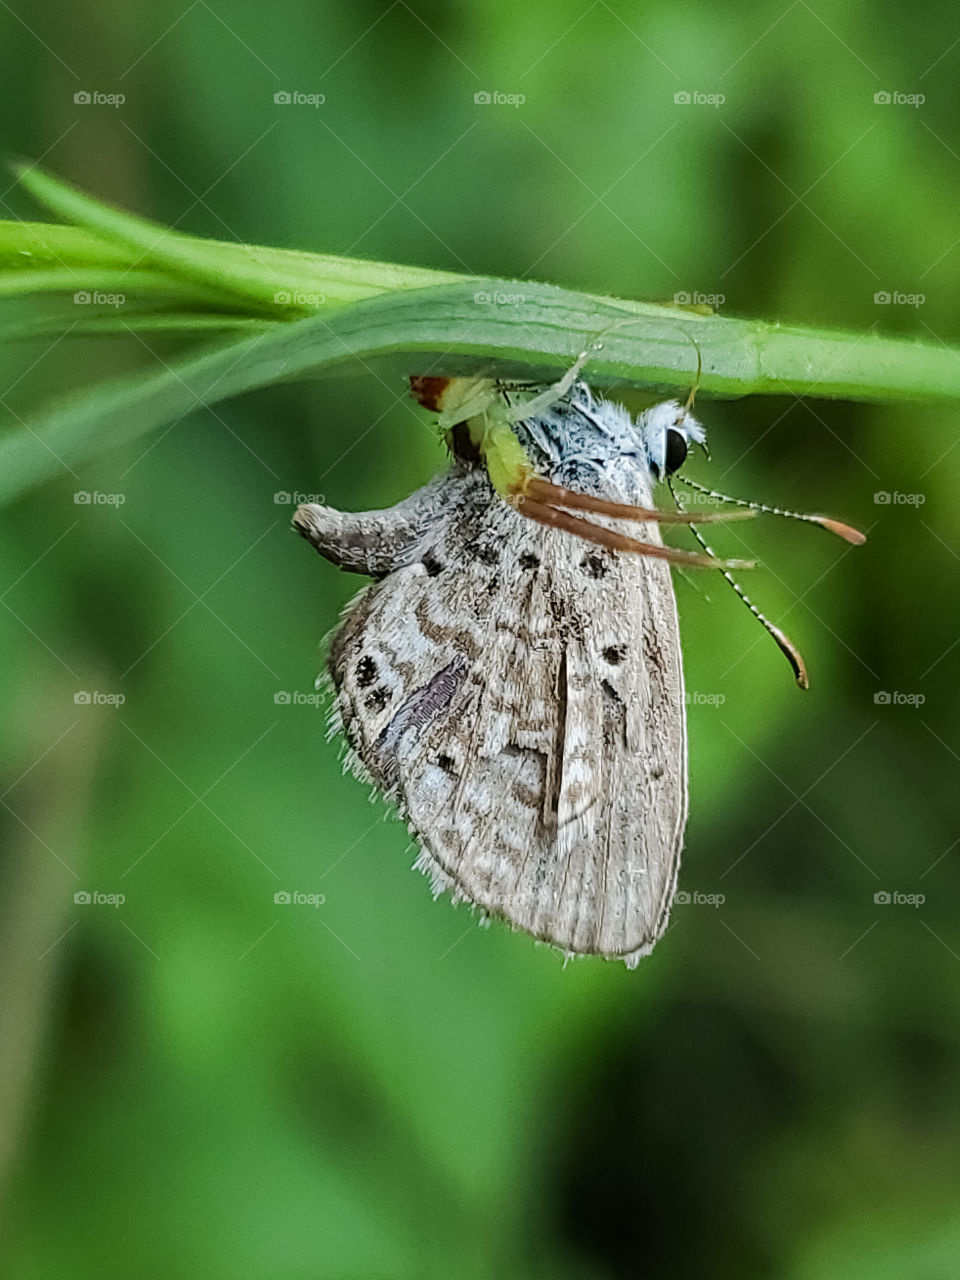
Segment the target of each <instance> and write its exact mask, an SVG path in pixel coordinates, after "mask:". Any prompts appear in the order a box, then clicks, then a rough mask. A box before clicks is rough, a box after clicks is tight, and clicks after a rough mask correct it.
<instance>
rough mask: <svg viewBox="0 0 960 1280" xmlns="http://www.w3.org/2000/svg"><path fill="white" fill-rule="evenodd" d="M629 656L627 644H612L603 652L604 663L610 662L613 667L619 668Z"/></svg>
mask: <svg viewBox="0 0 960 1280" xmlns="http://www.w3.org/2000/svg"><path fill="white" fill-rule="evenodd" d="M626 656H627V646H626V645H625V644H610V645H607V647H606V649H604V651H603V660H604V662H609V663H610V665H611V667H617V666H619V665H620V663H621V662H622V661H623V660H624V658H625V657H626Z"/></svg>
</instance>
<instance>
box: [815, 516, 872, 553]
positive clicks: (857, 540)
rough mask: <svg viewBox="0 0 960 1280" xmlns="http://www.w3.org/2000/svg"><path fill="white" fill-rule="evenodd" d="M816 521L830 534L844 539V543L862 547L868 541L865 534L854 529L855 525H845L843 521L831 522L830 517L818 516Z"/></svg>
mask: <svg viewBox="0 0 960 1280" xmlns="http://www.w3.org/2000/svg"><path fill="white" fill-rule="evenodd" d="M815 519H816V522H817V524H818V525H820V526H821V528H823V529H826V530H827V532H828V533H835V534H836V535H837V537H838V538H843V540H844V542H849V543H851V544H852V545H853V546H855V547H859V546H862V545H863V543H865V542H866V540H867V535H866V534H865V533H861V532H860V530H859V529H854V527H853V525H849V524H844V523H843V521H842V520H831V519H830V518H829V517H828V516H816V517H815Z"/></svg>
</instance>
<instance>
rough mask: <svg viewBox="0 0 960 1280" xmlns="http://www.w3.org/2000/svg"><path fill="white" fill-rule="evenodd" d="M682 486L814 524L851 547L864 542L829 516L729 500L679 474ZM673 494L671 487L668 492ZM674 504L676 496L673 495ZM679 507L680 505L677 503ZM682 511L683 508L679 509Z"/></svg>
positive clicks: (726, 495) (724, 495)
mask: <svg viewBox="0 0 960 1280" xmlns="http://www.w3.org/2000/svg"><path fill="white" fill-rule="evenodd" d="M674 478H675V479H676V480H679V481H681V482H682V483H683V484H686V485H689V486H690V488H691V489H696V490H697V492H698V493H705V494H706V495H707V497H709V498H716V499H717V501H718V502H732V503H733V505H734V506H735V507H749V509H750V510H751V511H762V512H764V513H765V514H766V515H768V516H785V517H786V518H787V519H788V520H802V521H804V523H805V524H815V525H818V526H819V527H820V528H821V529H826V530H827V532H828V533H835V534H836V535H837V537H839V538H843V540H844V542H849V543H852V545H853V546H855V547H859V546H860V545H861V543H864V542H866V540H867V538H866V534H863V533H861V532H860V530H859V529H854V528H853V526H852V525H849V524H844V523H843V521H841V520H831V519H830V517H829V516H814V515H808V514H807V513H806V512H804V511H785V510H784V509H783V508H782V507H768V506H767V505H766V503H764V502H748V501H747V500H746V499H745V498H731V497H730V495H729V494H727V493H717V491H716V489H708V488H707V486H706V485H705V484H699V483H698V482H697V481H696V480H691V479H690V477H689V476H683V475H680V474H679V473H678V474H677V475H676V476H675V477H674ZM670 492H671V493H673V489H672V487H671V490H670ZM673 497H674V501H675V502H676V497H677V495H676V494H674V495H673ZM677 506H678V507H680V504H679V503H677ZM680 510H681V511H682V510H683V507H680Z"/></svg>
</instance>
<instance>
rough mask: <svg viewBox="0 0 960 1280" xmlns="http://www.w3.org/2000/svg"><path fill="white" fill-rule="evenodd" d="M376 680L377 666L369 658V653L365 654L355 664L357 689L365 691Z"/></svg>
mask: <svg viewBox="0 0 960 1280" xmlns="http://www.w3.org/2000/svg"><path fill="white" fill-rule="evenodd" d="M376 678H377V664H376V663H375V662H374V660H373V659H372V658H371V657H370V655H369V653H365V654H364V655H363V657H362V658H361V659H360V661H359V662H358V663H357V687H358V688H359V689H366V688H367V687H368V686H369V685H371V684H373V682H374V680H376Z"/></svg>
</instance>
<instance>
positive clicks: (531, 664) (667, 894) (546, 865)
mask: <svg viewBox="0 0 960 1280" xmlns="http://www.w3.org/2000/svg"><path fill="white" fill-rule="evenodd" d="M411 381H412V384H413V387H414V392H415V394H416V395H417V397H418V399H419V400H420V401H421V403H422V404H424V405H426V406H427V407H428V408H431V409H434V410H437V411H439V412H440V413H441V423H442V424H444V425H445V426H446V427H447V428H448V439H449V443H450V446H451V451H452V454H453V459H452V463H451V466H450V468H449V469H448V470H447V471H446V472H445V473H443V474H442V475H440V476H438V477H436V478H435V479H434V480H432V481H431V482H430V483H429V484H427V485H426V486H425V487H424V488H422V489H420V490H418V491H417V492H416V493H414V494H412V495H411V496H410V497H408V498H406V499H404V500H403V501H401V502H399V503H398V504H397V505H396V506H394V507H391V508H389V509H387V510H382V511H368V512H358V513H347V512H342V511H338V510H336V509H334V508H332V507H328V506H321V505H318V504H305V505H303V506H301V507H300V508H299V509H298V510H297V512H296V514H295V516H294V526H295V528H296V529H297V530H298V532H299V533H301V534H302V535H303V536H304V537H305V538H306V539H307V540H308V541H309V542H310V543H311V544H312V545H313V546H314V547H315V548H316V549H317V550H318V551H319V552H320V554H321V555H323V556H324V557H325V558H326V559H328V560H329V561H331V562H332V563H334V564H335V565H337V566H339V567H340V568H341V569H345V570H348V571H351V572H356V573H361V574H365V575H368V576H369V577H371V578H372V579H373V582H372V584H370V585H369V586H367V587H365V588H364V589H363V590H362V591H361V592H360V594H359V595H358V596H357V597H356V598H355V599H354V600H353V601H352V602H351V604H350V605H349V606H348V607H347V609H346V610H345V613H344V616H343V618H342V621H341V624H340V626H339V628H338V629H337V630H336V632H335V634H334V635H333V637H332V640H331V642H330V646H329V660H328V673H329V678H330V681H331V683H332V689H333V710H332V726H333V728H334V729H335V730H337V731H340V732H342V734H343V735H344V737H345V739H346V743H347V758H348V761H349V763H350V765H351V766H352V768H353V769H354V771H355V772H356V773H357V774H358V775H359V776H360V777H361V778H363V779H365V780H368V781H371V782H372V783H373V784H374V785H375V786H376V788H377V789H378V790H379V791H381V792H382V793H383V795H384V796H385V797H386V798H387V799H388V800H389V801H391V802H392V803H393V804H394V805H395V806H396V808H397V809H398V811H399V812H400V814H401V815H402V817H403V818H405V820H406V821H407V823H408V824H409V827H410V830H411V832H412V833H413V834H414V835H415V837H416V839H417V841H418V844H419V855H418V857H417V860H416V864H415V865H416V867H417V868H418V869H420V870H422V871H425V872H426V873H427V874H428V875H429V876H430V880H431V885H432V888H433V891H434V893H435V894H438V893H440V892H444V891H445V892H448V893H450V894H451V895H452V897H453V899H454V900H455V901H464V900H465V901H467V902H469V903H471V904H473V905H474V906H475V907H477V908H479V909H480V910H481V911H482V912H483V913H484V914H485V915H489V916H494V917H499V918H501V919H504V920H506V921H508V922H509V923H510V924H511V925H512V926H513V927H514V928H517V929H521V930H523V931H525V932H527V933H529V934H531V935H533V937H535V938H537V939H539V940H541V941H543V942H546V943H549V944H551V945H552V946H554V947H556V948H559V949H560V950H561V951H562V952H564V953H565V954H566V955H599V956H604V957H607V958H617V959H620V960H622V961H624V962H625V963H626V964H627V965H628V966H630V967H633V966H634V965H636V964H637V962H638V961H639V960H640V958H641V957H642V956H645V955H647V954H648V953H649V952H650V951H651V950H652V948H653V947H654V945H655V943H656V942H657V940H658V939H659V938H660V937H661V936H662V935H663V932H664V930H665V928H666V926H667V922H668V919H669V914H670V907H671V903H672V901H673V898H674V894H675V892H676V885H677V876H678V871H679V866H680V853H681V847H682V843H683V831H684V825H685V822H686V817H687V808H688V779H687V733H686V717H685V699H684V685H683V670H682V660H681V646H680V634H679V625H678V619H677V608H676V601H675V598H674V591H673V584H672V581H671V576H670V565H671V564H681V565H682V564H689V565H696V566H707V567H711V566H712V567H717V568H720V569H721V570H722V571H723V572H724V573H725V575H727V576H729V571H730V569H731V568H733V567H735V566H736V565H737V564H739V563H740V562H733V561H721V560H718V559H717V558H716V557H715V556H714V555H713V553H712V551H711V550H710V548H709V547H708V546H707V544H706V543H705V542H703V540H702V535H700V540H701V543H702V550H701V552H689V551H683V550H680V549H678V548H674V547H668V546H665V545H664V544H663V542H662V540H661V536H660V532H659V525H660V524H661V523H669V522H673V523H678V522H683V523H688V524H690V526H691V528H695V527H696V526H697V525H698V524H703V523H706V522H709V521H712V520H719V519H724V518H736V517H737V516H738V515H753V514H754V510H753V508H757V507H758V505H759V504H753V503H746V502H742V501H740V500H737V499H730V500H729V501H732V502H735V503H738V505H739V507H740V508H743V509H744V510H740V511H734V512H709V513H696V514H694V513H690V512H685V511H672V512H662V511H658V510H657V509H656V508H655V507H654V506H653V499H654V491H655V489H656V487H657V486H658V485H660V484H663V483H669V480H670V477H671V476H673V475H674V474H676V473H677V472H678V470H679V468H680V467H681V466H682V464H683V462H684V460H685V459H686V456H687V453H688V451H689V449H690V447H691V446H692V445H697V444H699V445H702V444H704V441H705V433H704V429H703V427H702V425H701V424H700V423H699V422H698V421H697V419H696V418H695V417H694V416H693V414H692V411H691V403H692V397H691V400H690V401H688V402H687V404H686V405H682V404H680V403H679V402H678V401H675V400H671V401H666V402H664V403H661V404H658V405H655V406H653V407H652V408H650V409H648V410H647V411H645V412H644V413H641V414H640V415H639V416H637V417H633V416H632V415H631V414H630V413H629V412H628V411H627V410H626V409H625V408H624V407H623V406H621V405H620V404H618V403H616V402H613V401H607V400H604V399H601V398H598V397H596V396H595V395H594V394H593V392H592V391H591V389H590V388H589V386H588V385H587V384H586V382H585V381H583V380H581V379H580V378H579V377H576V376H573V377H568V378H567V379H565V380H564V381H563V382H562V383H561V384H559V385H558V386H556V387H553V388H547V389H546V390H544V389H542V388H536V387H520V386H518V385H517V384H504V383H494V382H492V381H484V380H477V379H441V378H418V379H412V380H411ZM708 492H709V491H708ZM716 496H721V495H716ZM763 509H764V510H771V508H763ZM778 514H789V515H799V513H792V512H791V513H787V512H779V513H778ZM799 518H801V519H806V520H810V521H813V522H815V523H819V524H822V525H824V526H825V527H827V528H830V529H832V530H833V531H834V532H837V533H840V534H841V536H844V537H846V538H847V539H848V540H849V541H858V540H862V536H861V535H859V534H857V533H856V531H855V530H852V529H850V528H849V527H848V526H846V525H841V524H839V523H838V522H836V521H831V520H828V519H827V518H826V517H820V516H799ZM731 581H733V580H732V578H731ZM734 585H736V584H734ZM737 590H738V592H740V589H739V588H737ZM740 594H741V595H742V594H743V593H742V592H740ZM744 598H745V597H744ZM747 603H748V604H749V601H748V602H747ZM750 608H751V609H752V610H753V612H754V613H756V614H757V616H758V617H760V619H761V621H762V622H763V623H764V625H765V626H766V627H767V629H768V630H769V631H770V632H771V634H773V635H774V638H775V639H776V640H777V643H778V644H779V645H780V646H781V648H782V649H783V651H784V652H785V653H786V654H787V656H788V658H789V659H790V661H791V665H792V666H793V668H794V673H795V675H796V677H797V679H798V682H799V683H801V684H805V683H806V672H805V669H804V667H803V661H802V658H800V655H799V653H798V652H797V651H796V649H795V648H794V646H793V645H792V644H791V642H790V641H789V640H788V639H787V637H786V636H785V635H784V634H783V633H782V632H780V631H779V629H778V628H776V627H774V626H773V625H772V624H771V623H769V622H768V621H767V620H766V619H765V618H763V616H762V615H761V614H759V612H758V611H757V610H756V609H755V608H754V606H752V605H750Z"/></svg>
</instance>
